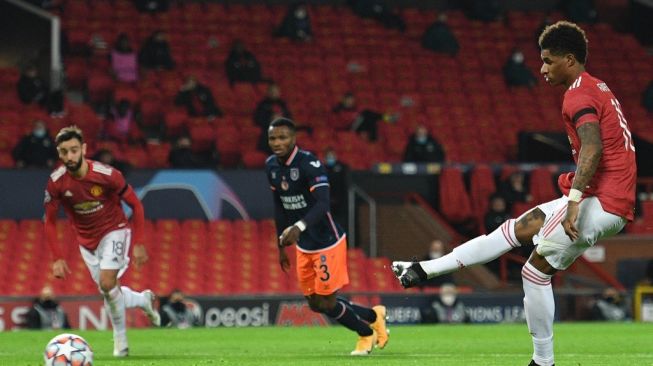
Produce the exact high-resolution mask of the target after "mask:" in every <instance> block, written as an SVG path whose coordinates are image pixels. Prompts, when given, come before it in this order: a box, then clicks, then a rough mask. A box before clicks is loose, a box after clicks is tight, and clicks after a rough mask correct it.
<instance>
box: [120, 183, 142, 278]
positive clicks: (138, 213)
mask: <svg viewBox="0 0 653 366" xmlns="http://www.w3.org/2000/svg"><path fill="white" fill-rule="evenodd" d="M121 198H122V200H123V201H125V202H126V203H127V204H128V205H129V207H131V209H132V211H133V213H132V232H133V235H134V251H133V252H132V256H133V257H134V264H135V265H136V268H139V267H140V266H142V265H143V264H145V263H146V262H147V260H148V259H149V257H148V255H147V250H146V249H145V240H144V238H143V230H144V226H145V210H144V209H143V204H142V203H141V201H140V200H139V199H138V197H136V192H134V190H133V189H132V187H131V186H130V185H127V188H126V189H125V191H124V192H123V194H122V196H121Z"/></svg>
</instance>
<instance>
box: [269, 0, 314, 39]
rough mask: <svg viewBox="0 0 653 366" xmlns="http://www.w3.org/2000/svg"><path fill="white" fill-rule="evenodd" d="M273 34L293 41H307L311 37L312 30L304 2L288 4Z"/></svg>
mask: <svg viewBox="0 0 653 366" xmlns="http://www.w3.org/2000/svg"><path fill="white" fill-rule="evenodd" d="M274 35H275V36H277V37H286V38H289V39H291V40H293V41H304V42H309V41H310V40H311V39H312V38H313V30H312V27H311V18H310V17H309V14H308V8H307V7H306V4H304V3H297V4H294V5H292V6H290V8H288V12H287V13H286V16H285V17H284V18H283V21H282V22H281V25H279V28H277V30H276V32H275V34H274Z"/></svg>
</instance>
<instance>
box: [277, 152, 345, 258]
mask: <svg viewBox="0 0 653 366" xmlns="http://www.w3.org/2000/svg"><path fill="white" fill-rule="evenodd" d="M265 170H266V174H267V176H268V180H269V182H270V189H272V191H273V192H274V196H275V197H274V199H275V205H278V206H277V207H279V206H280V207H281V208H282V211H283V216H284V219H285V222H284V223H283V224H284V226H283V227H277V232H278V233H279V234H280V233H281V232H282V231H283V230H284V229H285V228H286V227H288V226H290V225H292V224H294V223H295V222H297V221H299V220H301V219H303V218H304V216H306V213H308V211H310V209H311V208H312V207H313V206H314V205H315V203H316V199H315V197H314V196H313V194H312V193H311V192H312V191H313V190H314V189H316V188H318V187H327V188H328V187H329V179H328V178H327V172H326V169H325V168H324V164H322V162H321V161H320V160H319V159H318V158H317V157H316V156H315V155H313V154H311V153H310V152H308V151H304V150H301V149H299V148H298V147H296V146H295V148H294V149H293V152H292V153H291V155H290V157H289V158H288V160H287V161H286V162H285V163H280V162H279V160H278V159H277V157H276V156H275V155H272V156H270V157H269V158H268V159H267V160H266V161H265ZM277 226H279V225H277ZM343 235H344V232H343V230H342V229H341V228H340V226H338V224H337V223H336V222H335V221H334V220H333V217H332V216H331V213H330V212H329V211H327V212H326V214H325V215H324V216H323V217H322V218H320V219H319V220H318V221H317V222H315V223H314V224H312V225H310V224H309V225H307V227H306V230H304V231H303V232H302V233H301V235H300V236H299V242H298V243H297V245H298V246H299V249H300V250H303V251H316V250H320V249H324V248H326V247H329V246H331V245H333V244H335V243H336V242H337V241H338V239H340V238H341V237H342V236H343Z"/></svg>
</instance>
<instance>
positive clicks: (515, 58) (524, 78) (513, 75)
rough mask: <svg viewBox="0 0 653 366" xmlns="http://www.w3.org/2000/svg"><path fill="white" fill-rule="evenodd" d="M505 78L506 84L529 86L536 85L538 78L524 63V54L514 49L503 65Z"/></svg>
mask: <svg viewBox="0 0 653 366" xmlns="http://www.w3.org/2000/svg"><path fill="white" fill-rule="evenodd" d="M503 78H504V80H505V81H506V85H508V86H510V87H520V86H527V87H529V88H531V87H534V86H535V85H536V84H537V79H536V78H535V75H533V73H532V72H531V70H530V69H529V68H528V66H526V64H525V63H524V54H523V53H522V52H521V51H520V50H518V49H514V50H513V52H512V54H511V55H510V58H509V59H508V60H507V61H506V63H505V64H504V65H503Z"/></svg>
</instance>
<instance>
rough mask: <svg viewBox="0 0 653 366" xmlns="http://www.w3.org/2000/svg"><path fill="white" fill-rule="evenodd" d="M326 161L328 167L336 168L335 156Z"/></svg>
mask: <svg viewBox="0 0 653 366" xmlns="http://www.w3.org/2000/svg"><path fill="white" fill-rule="evenodd" d="M324 161H325V162H326V165H328V166H334V165H336V157H335V156H333V155H329V156H327V157H326V158H325V159H324Z"/></svg>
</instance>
